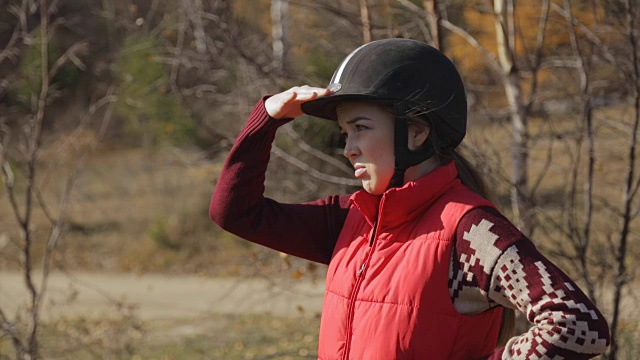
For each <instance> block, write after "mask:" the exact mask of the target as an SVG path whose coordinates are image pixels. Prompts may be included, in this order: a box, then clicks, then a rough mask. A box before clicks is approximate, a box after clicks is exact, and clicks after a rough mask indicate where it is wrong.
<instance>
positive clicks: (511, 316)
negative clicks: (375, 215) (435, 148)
mask: <svg viewBox="0 0 640 360" xmlns="http://www.w3.org/2000/svg"><path fill="white" fill-rule="evenodd" d="M438 155H439V156H440V161H441V162H443V163H448V162H449V161H451V160H453V162H454V163H455V164H456V169H457V170H458V177H459V178H460V181H462V183H463V184H464V185H465V186H466V187H468V188H469V189H471V191H473V192H474V193H476V194H478V195H480V196H482V197H483V198H485V199H487V200H489V201H492V200H493V194H492V193H491V191H490V190H489V188H488V187H487V185H486V184H485V182H484V180H483V179H482V176H481V175H480V172H478V170H476V168H475V167H474V166H473V165H472V164H471V163H470V162H469V161H468V160H467V159H465V158H464V156H462V154H460V153H459V152H458V151H456V150H452V151H451V153H450V155H449V156H447V155H448V154H438ZM515 327H516V314H515V311H514V310H513V309H511V308H506V307H505V308H503V309H502V319H501V321H500V332H499V334H498V347H503V346H504V345H505V344H506V343H507V341H509V339H510V338H512V337H513V336H514V335H515Z"/></svg>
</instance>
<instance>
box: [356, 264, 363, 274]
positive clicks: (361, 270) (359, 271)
mask: <svg viewBox="0 0 640 360" xmlns="http://www.w3.org/2000/svg"><path fill="white" fill-rule="evenodd" d="M364 267H365V264H364V263H363V264H362V266H360V270H358V272H357V273H356V276H360V275H362V272H363V271H364Z"/></svg>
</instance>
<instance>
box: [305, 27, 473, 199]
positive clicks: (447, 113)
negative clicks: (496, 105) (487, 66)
mask: <svg viewBox="0 0 640 360" xmlns="http://www.w3.org/2000/svg"><path fill="white" fill-rule="evenodd" d="M328 88H329V89H331V90H333V94H331V95H329V96H323V97H320V98H318V99H316V100H313V101H309V102H306V103H303V104H302V110H303V111H304V112H305V113H306V114H308V115H312V116H316V117H319V118H323V119H330V120H337V115H336V107H337V106H338V104H339V103H341V102H344V101H347V100H365V101H373V102H379V103H383V104H388V105H390V106H392V108H393V109H394V115H395V118H396V120H395V130H394V131H395V136H394V141H395V143H394V147H395V150H394V151H395V173H394V175H393V178H392V180H391V184H390V187H397V186H402V183H403V179H404V173H405V171H406V170H407V169H408V168H409V167H411V166H414V165H417V164H419V163H421V162H422V161H424V160H427V159H429V158H430V157H432V156H433V155H434V154H435V153H436V148H437V149H438V150H445V149H447V150H450V149H454V148H455V147H456V146H458V144H460V142H461V141H462V139H463V138H464V135H465V132H466V124H467V100H466V96H465V90H464V85H463V83H462V79H461V78H460V74H459V73H458V71H457V70H456V68H455V66H454V65H453V63H452V62H451V61H450V60H449V59H448V58H447V57H446V56H445V55H444V54H443V53H441V52H440V51H438V50H437V49H435V48H434V47H431V46H429V45H427V44H425V43H422V42H420V41H416V40H409V39H385V40H378V41H373V42H370V43H367V44H365V45H362V46H361V47H359V48H357V49H356V50H354V51H353V52H351V54H349V55H348V56H347V57H346V58H345V59H344V60H343V61H342V63H340V66H339V67H338V69H337V70H336V72H335V73H334V74H333V77H332V78H331V82H330V83H329V86H328ZM411 115H420V116H422V117H424V118H426V119H427V120H428V121H429V124H430V125H431V131H430V133H429V137H428V138H427V141H426V142H425V144H424V145H423V146H422V147H421V148H420V149H417V150H414V151H411V150H409V148H408V146H407V138H408V121H409V119H408V116H411Z"/></svg>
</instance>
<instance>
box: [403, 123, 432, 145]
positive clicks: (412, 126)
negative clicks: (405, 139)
mask: <svg viewBox="0 0 640 360" xmlns="http://www.w3.org/2000/svg"><path fill="white" fill-rule="evenodd" d="M408 130H409V143H408V144H407V146H408V147H409V150H416V149H418V148H419V147H420V146H422V144H424V142H425V141H427V137H428V136H429V131H430V130H431V128H430V127H429V125H428V124H427V123H425V122H423V121H420V120H410V121H409V129H408Z"/></svg>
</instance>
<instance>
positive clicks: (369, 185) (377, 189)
mask: <svg viewBox="0 0 640 360" xmlns="http://www.w3.org/2000/svg"><path fill="white" fill-rule="evenodd" d="M378 185H379V184H375V183H373V182H371V181H369V180H362V188H363V189H364V191H366V192H368V193H369V194H371V195H382V194H383V193H384V191H385V188H384V187H382V186H378Z"/></svg>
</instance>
